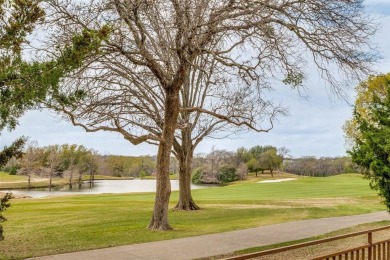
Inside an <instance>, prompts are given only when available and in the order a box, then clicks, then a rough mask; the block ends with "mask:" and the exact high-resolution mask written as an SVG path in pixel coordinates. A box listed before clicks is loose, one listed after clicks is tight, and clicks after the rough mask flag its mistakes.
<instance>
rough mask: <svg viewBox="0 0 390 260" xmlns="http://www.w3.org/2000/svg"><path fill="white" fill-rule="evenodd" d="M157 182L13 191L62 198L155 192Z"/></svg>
mask: <svg viewBox="0 0 390 260" xmlns="http://www.w3.org/2000/svg"><path fill="white" fill-rule="evenodd" d="M171 187H172V190H173V191H174V190H179V181H178V180H172V181H171ZM209 187H212V186H211V185H194V184H191V188H192V189H202V188H209ZM155 191H156V180H98V181H95V182H94V183H92V184H91V183H89V181H86V182H84V183H83V184H82V185H81V186H79V185H77V184H76V185H73V187H72V189H70V188H69V185H66V186H61V187H52V190H51V191H50V190H49V188H39V189H33V190H16V189H15V190H12V193H14V194H23V195H27V196H30V197H33V198H42V197H46V196H62V195H75V194H103V193H127V192H132V193H135V192H155Z"/></svg>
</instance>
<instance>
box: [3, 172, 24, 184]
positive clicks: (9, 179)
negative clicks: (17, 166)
mask: <svg viewBox="0 0 390 260" xmlns="http://www.w3.org/2000/svg"><path fill="white" fill-rule="evenodd" d="M18 181H27V177H26V176H20V175H10V174H9V173H7V172H0V183H1V182H18Z"/></svg>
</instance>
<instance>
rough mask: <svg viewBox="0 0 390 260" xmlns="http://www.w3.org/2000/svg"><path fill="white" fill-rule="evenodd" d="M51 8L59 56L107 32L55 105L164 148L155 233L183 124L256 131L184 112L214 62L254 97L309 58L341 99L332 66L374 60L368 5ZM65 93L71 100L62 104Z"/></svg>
mask: <svg viewBox="0 0 390 260" xmlns="http://www.w3.org/2000/svg"><path fill="white" fill-rule="evenodd" d="M47 11H48V12H47V13H48V20H47V22H48V23H49V24H50V25H49V26H51V31H49V32H53V33H52V35H49V36H51V37H50V39H52V40H50V41H48V42H47V45H46V47H47V46H48V48H47V49H48V50H51V51H52V53H53V54H54V55H56V54H58V49H61V47H63V46H64V45H66V44H69V43H71V42H72V41H73V40H74V38H73V37H74V35H75V34H83V32H84V36H85V37H86V36H88V37H93V35H92V36H91V35H90V34H88V32H89V31H91V30H99V29H101V28H102V27H104V26H108V28H109V30H110V34H109V35H110V36H109V38H108V39H106V40H105V41H104V42H102V45H101V46H100V48H99V52H97V53H96V55H95V56H94V57H88V58H87V59H86V60H85V61H84V62H83V66H82V67H81V68H80V69H78V70H77V71H74V73H72V74H70V75H69V76H68V77H67V78H66V79H64V80H63V82H62V84H61V91H60V92H61V95H59V96H60V97H61V98H57V99H55V100H54V101H56V102H53V103H52V104H50V106H51V107H52V108H55V109H56V110H57V111H59V112H61V113H62V114H64V115H65V116H66V117H67V118H68V119H69V120H70V121H71V122H72V123H73V124H74V125H76V126H81V127H83V128H84V129H85V130H86V131H88V132H94V131H100V130H102V131H115V132H119V133H120V134H122V135H123V137H124V138H125V139H126V140H128V141H130V142H131V143H132V144H139V143H141V142H149V143H154V144H158V158H157V168H158V169H157V189H156V201H155V206H154V213H153V217H152V220H151V222H150V224H149V228H151V229H164V230H165V229H170V228H171V227H170V225H169V223H168V202H169V196H170V182H169V161H170V154H171V150H172V146H173V144H174V142H175V141H174V138H175V131H176V129H182V128H184V127H186V126H188V125H189V123H190V122H186V121H185V120H184V121H183V120H182V119H183V118H184V119H185V118H186V113H197V112H201V113H205V114H208V115H210V116H213V117H216V118H218V119H221V120H224V121H225V122H227V123H231V124H234V125H239V126H240V125H246V126H247V127H249V128H252V129H257V130H259V129H258V126H257V125H256V124H255V125H253V124H252V123H253V122H256V121H253V122H251V119H252V118H250V117H249V119H250V121H249V123H248V121H245V122H242V121H241V118H239V117H235V114H232V115H228V116H226V115H225V114H220V113H218V112H217V113H216V112H215V111H212V110H211V111H210V110H208V109H204V107H199V106H197V104H190V105H188V106H182V105H183V104H181V99H180V95H181V92H182V91H184V90H185V86H186V82H187V81H188V80H189V79H190V75H191V73H194V71H195V70H198V71H202V72H205V73H206V74H207V73H209V71H210V70H209V68H211V67H212V66H211V65H210V63H211V62H216V63H217V65H218V66H217V68H218V69H219V70H220V71H221V72H222V75H223V76H224V77H227V78H231V79H234V80H235V82H232V83H231V84H226V86H229V87H233V86H234V87H235V86H236V84H240V83H245V84H244V85H243V86H242V88H243V89H244V90H245V88H247V89H248V90H251V91H253V89H261V87H264V86H267V82H268V81H269V79H271V78H272V79H275V78H276V79H280V80H282V81H283V82H285V83H287V84H290V85H292V86H294V87H298V86H300V85H301V84H302V82H303V80H304V68H305V61H306V60H309V59H310V60H312V61H313V62H314V63H315V64H316V66H317V68H318V69H319V72H320V74H321V76H323V77H324V79H325V80H327V81H328V82H329V83H330V85H331V86H332V87H333V88H332V90H334V91H335V92H336V93H339V92H341V90H342V86H343V82H339V81H338V80H337V77H335V76H334V74H333V72H332V71H330V69H329V68H330V66H329V65H331V64H335V65H336V66H337V68H338V71H339V72H340V74H341V75H342V76H344V78H345V79H347V80H349V79H351V78H354V77H357V76H359V75H361V74H362V73H366V72H367V68H369V67H370V63H371V62H372V61H373V60H374V59H375V55H374V54H373V53H372V52H371V51H372V50H371V49H370V42H369V40H370V36H371V35H372V34H373V33H374V31H375V28H374V27H373V25H372V22H371V20H370V19H369V17H367V16H366V15H365V14H364V13H363V4H362V1H361V0H352V1H346V0H336V1H322V0H306V1H292V0H280V1H269V0H260V1H257V0H256V1H252V0H246V1H234V0H222V1H205V0H193V1H190V0H181V1H180V0H171V1H148V0H128V1H122V0H106V1H103V2H102V1H100V2H79V1H74V2H73V1H72V0H50V1H48V8H47ZM49 34H50V33H49ZM53 36H54V37H53ZM46 47H45V48H46ZM50 47H52V48H50ZM208 56H211V57H212V59H210V58H207V57H208ZM198 59H200V60H204V61H205V62H206V63H205V64H203V65H200V64H202V63H201V62H200V63H199V60H198ZM214 73H215V72H214ZM214 73H212V74H214ZM218 73H219V72H218ZM214 75H215V74H214ZM206 78H207V77H206ZM209 78H212V77H209ZM190 86H191V87H190V90H195V88H194V86H193V85H190ZM229 89H231V88H229ZM75 93H76V94H78V95H75ZM67 95H68V96H69V95H73V97H74V98H73V99H72V100H71V101H72V102H65V101H66V99H64V98H63V97H64V96H67ZM78 101H79V102H78ZM238 101H239V100H238ZM234 102H235V100H231V102H230V105H232V104H234ZM70 103H72V104H71V105H70ZM221 111H222V109H221ZM180 116H181V117H180ZM153 118H156V119H153ZM179 119H180V120H179ZM222 125H223V124H222ZM156 129H157V131H156ZM183 134H184V135H183ZM183 134H182V139H183V140H184V139H188V137H187V136H185V133H183ZM200 140H201V139H200ZM189 150H190V149H189ZM187 158H191V156H187ZM187 164H188V163H187Z"/></svg>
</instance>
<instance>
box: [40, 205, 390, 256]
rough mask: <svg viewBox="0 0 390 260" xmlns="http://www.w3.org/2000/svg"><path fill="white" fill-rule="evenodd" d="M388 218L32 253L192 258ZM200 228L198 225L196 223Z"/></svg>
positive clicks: (353, 218)
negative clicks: (87, 249) (79, 250)
mask: <svg viewBox="0 0 390 260" xmlns="http://www.w3.org/2000/svg"><path fill="white" fill-rule="evenodd" d="M382 220H390V214H389V213H387V212H384V211H383V212H376V213H370V214H364V215H355V216H345V217H333V218H322V219H311V220H302V221H294V222H288V223H282V224H275V225H269V226H262V227H258V228H250V229H244V230H238V231H231V232H225V233H218V234H211V235H203V236H197V237H188V238H180V239H173V240H164V241H158V242H151V243H144V244H137V245H129V246H120V247H111V248H104V249H97V250H89V251H82V252H74V253H68V254H62V255H53V256H44V257H36V258H33V259H39V260H109V259H115V260H122V259H123V260H132V259H148V260H157V259H161V260H163V259H167V260H168V259H169V260H181V259H183V260H184V259H196V258H201V257H207V256H213V255H220V254H226V253H231V252H234V251H237V250H240V249H246V248H251V247H257V246H265V245H272V244H277V243H281V242H287V241H292V240H298V239H303V238H308V237H312V236H317V235H321V234H324V233H328V232H331V231H335V230H339V229H343V228H348V227H352V226H356V225H359V224H364V223H371V222H377V221H382ZM200 228H201V227H200ZM59 243H61V242H60V241H59Z"/></svg>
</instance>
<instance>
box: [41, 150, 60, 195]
mask: <svg viewBox="0 0 390 260" xmlns="http://www.w3.org/2000/svg"><path fill="white" fill-rule="evenodd" d="M43 149H44V165H45V166H46V167H48V168H49V190H50V191H51V188H52V180H53V176H54V175H55V174H56V173H57V169H58V167H59V166H60V164H61V153H60V146H59V145H51V146H47V147H44V148H43Z"/></svg>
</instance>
